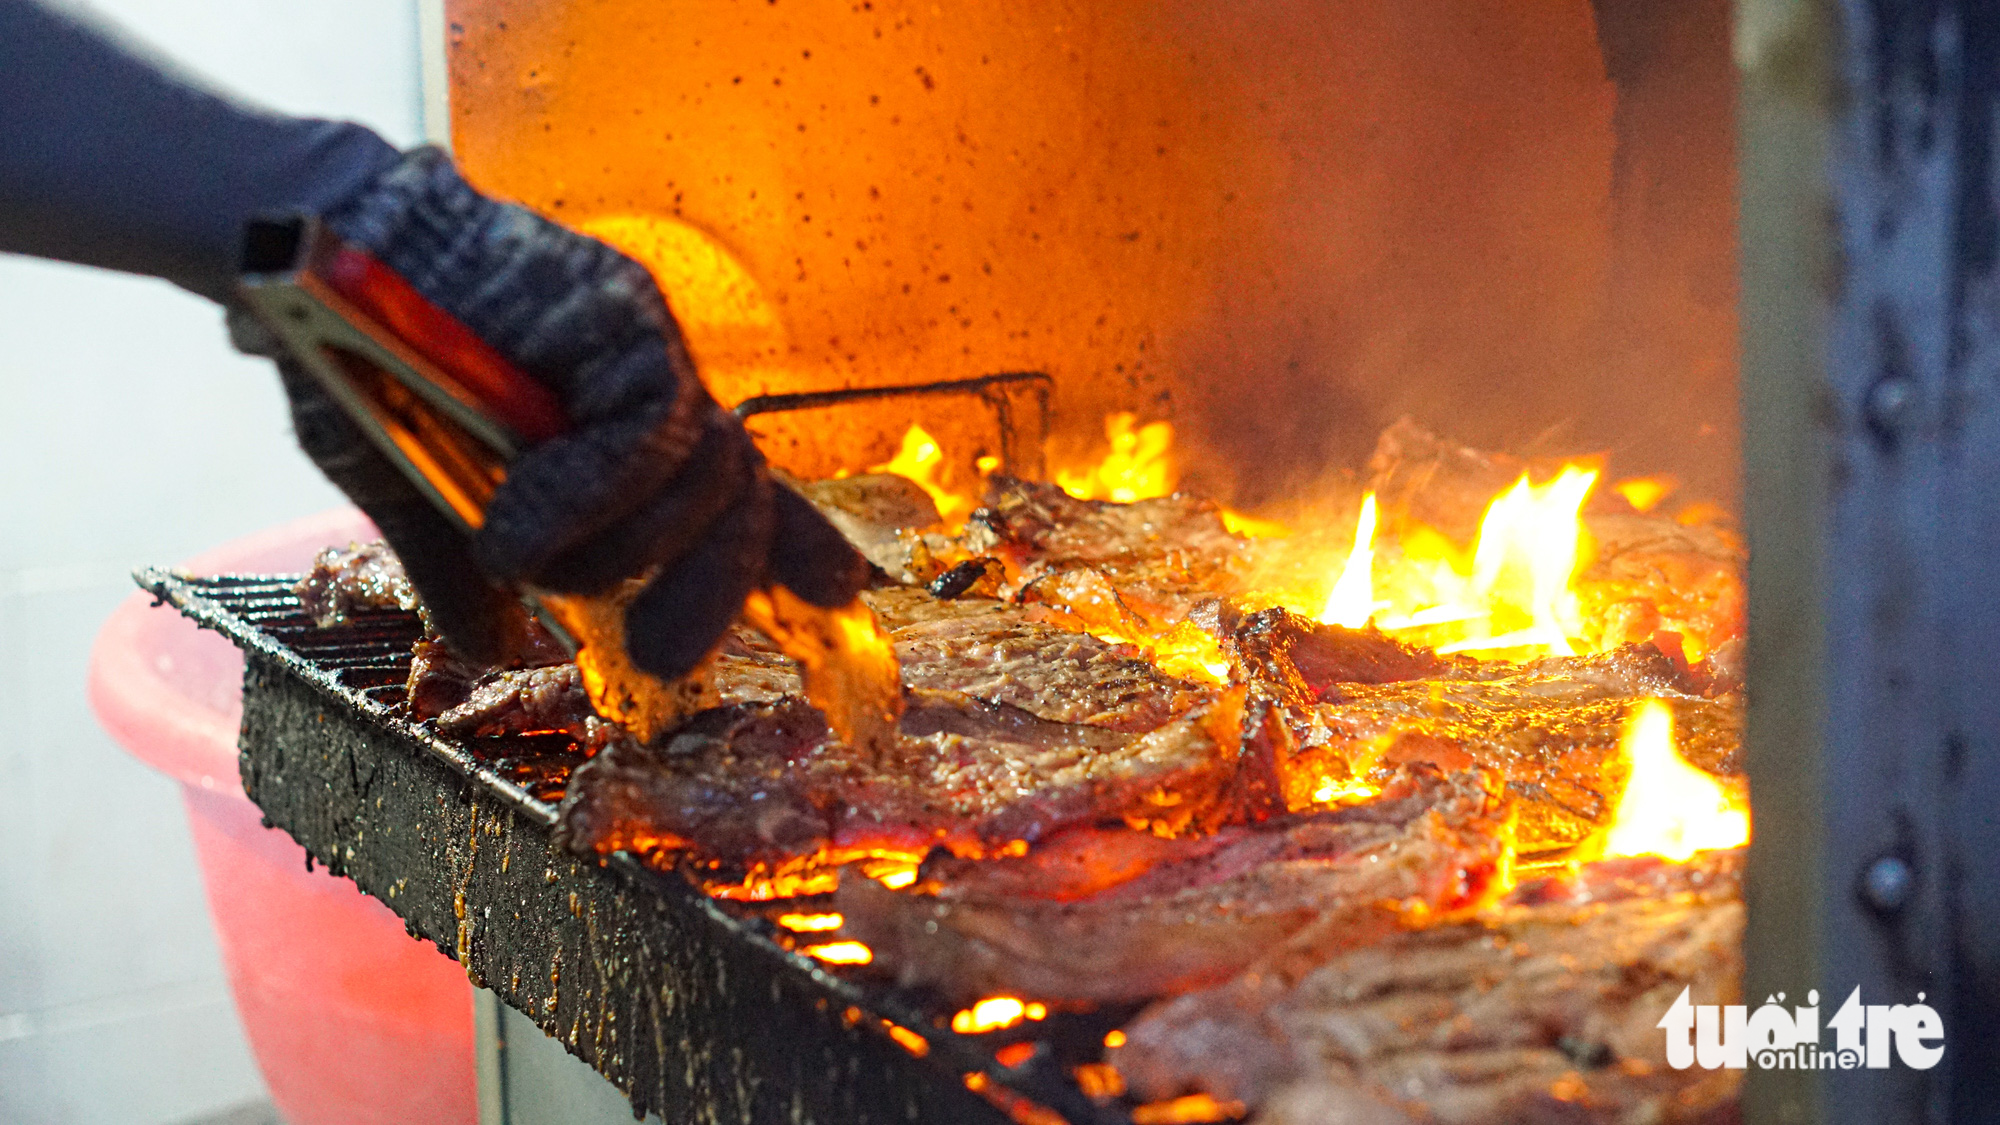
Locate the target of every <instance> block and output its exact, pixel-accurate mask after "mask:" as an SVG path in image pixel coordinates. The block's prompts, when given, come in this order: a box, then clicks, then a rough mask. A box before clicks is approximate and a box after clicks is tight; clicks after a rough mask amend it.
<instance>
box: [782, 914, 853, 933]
mask: <svg viewBox="0 0 2000 1125" xmlns="http://www.w3.org/2000/svg"><path fill="white" fill-rule="evenodd" d="M844 922H846V919H845V918H842V917H841V916H840V915H838V914H780V915H778V925H780V926H783V927H784V928H785V929H788V930H790V931H792V932H793V933H799V934H818V933H825V932H826V931H828V930H837V929H839V928H840V927H841V925H842V924H843V923H844Z"/></svg>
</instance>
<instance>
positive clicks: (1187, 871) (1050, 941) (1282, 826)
mask: <svg viewBox="0 0 2000 1125" xmlns="http://www.w3.org/2000/svg"><path fill="white" fill-rule="evenodd" d="M1506 835H1507V833H1506V825H1505V812H1504V809H1503V806H1502V804H1501V802H1500V801H1499V800H1498V799H1496V797H1495V795H1494V793H1493V792H1492V791H1491V789H1490V788H1489V787H1488V785H1487V781H1486V779H1485V778H1483V777H1481V776H1480V775H1477V774H1457V775H1453V776H1450V777H1446V776H1443V775H1441V774H1438V773H1437V772H1436V771H1434V770H1428V769H1425V768H1422V767H1417V768H1413V769H1411V770H1409V771H1406V773H1405V775H1404V776H1403V778H1401V779H1400V780H1399V782H1398V783H1397V784H1396V785H1394V786H1392V787H1391V789H1390V791H1388V792H1385V793H1384V795H1383V796H1382V797H1381V798H1379V799H1378V800H1376V801H1374V802H1370V803H1368V804H1366V805H1360V806H1356V807H1352V808H1347V809H1342V810H1339V811H1335V812H1325V813H1318V814H1313V815H1308V816H1302V817H1293V818H1285V819H1282V820H1274V821H1271V822H1269V823H1267V824H1265V825H1262V826H1259V827H1255V828H1233V829H1223V830H1222V831H1220V832H1217V833H1215V834H1213V835H1209V836H1204V837H1196V838H1191V839H1187V840H1180V841H1170V842H1165V843H1153V842H1150V841H1142V840H1136V839H1132V838H1130V837H1123V836H1120V835H1118V834H1117V833H1108V834H1107V833H1092V834H1089V835H1085V836H1081V837H1073V838H1068V839H1063V838H1058V839H1057V840H1055V841H1052V842H1050V843H1049V844H1047V845H1038V846H1037V847H1036V848H1034V849H1031V850H1030V851H1029V852H1028V854H1027V855H1026V856H1023V857H1020V858H1017V859H998V860H987V861H985V862H983V863H978V864H951V863H946V862H942V861H940V862H934V863H931V864H929V865H927V869H926V871H925V874H926V875H927V876H929V878H928V879H926V880H923V881H920V882H919V883H918V884H917V888H918V890H919V891H922V892H924V893H913V892H897V891H891V890H889V889H887V888H886V887H883V886H881V885H880V884H878V883H875V882H874V881H872V880H869V879H861V878H848V877H845V876H843V878H842V880H841V885H840V891H839V898H838V905H839V908H840V911H841V914H842V915H843V916H844V917H845V919H846V930H845V932H846V933H849V934H851V935H853V936H855V937H857V938H859V939H860V940H861V941H864V942H866V943H867V944H868V945H869V947H870V948H871V949H873V950H874V952H875V961H876V964H877V965H879V966H882V967H884V968H887V969H888V970H890V971H891V972H894V973H895V974H896V977H897V979H898V980H899V981H900V982H901V983H903V984H905V985H926V986H930V987H933V988H936V989H939V990H941V991H943V992H944V993H946V994H947V995H949V996H951V997H953V998H954V999H971V998H973V997H975V996H980V995H987V994H991V993H1007V994H1011V995H1016V996H1032V997H1036V998H1039V999H1042V1000H1044V1001H1048V1002H1058V1001H1061V1002H1069V1001H1078V1002H1109V1001H1129V1000H1138V999H1144V998H1147V997H1152V996H1159V995H1164V994H1168V993H1172V992H1176V991H1181V990H1185V989H1189V988H1198V987H1204V986H1210V985H1213V984H1216V983H1219V982H1221V981H1224V980H1227V979H1228V978H1229V977H1231V976H1233V975H1234V974H1235V973H1236V972H1237V971H1238V970H1240V969H1241V968H1242V967H1243V966H1244V965H1246V964H1248V963H1249V962H1250V961H1252V960H1254V959H1255V958H1256V957H1257V955H1258V954H1259V953H1260V952H1261V951H1262V950H1264V949H1266V948H1268V947H1269V946H1270V945H1272V944H1273V943H1275V942H1278V941H1281V940H1283V939H1284V938H1286V937H1288V936H1290V935H1291V934H1293V933H1296V932H1297V931H1298V930H1300V929H1302V928H1303V927H1305V926H1307V925H1309V924H1311V923H1313V922H1314V921H1315V920H1326V919H1338V920H1339V923H1340V925H1342V926H1343V927H1345V928H1346V930H1347V931H1348V932H1350V933H1353V934H1356V935H1361V934H1373V935H1377V936H1381V935H1386V934H1388V933H1391V932H1393V931H1395V930H1396V929H1397V927H1398V926H1399V925H1401V924H1402V922H1403V920H1404V919H1405V918H1407V917H1411V916H1422V917H1429V916H1431V915H1432V914H1440V913H1448V912H1450V911H1452V910H1455V909H1459V908H1463V907H1466V906H1469V905H1471V904H1472V903H1475V902H1476V901H1478V899H1479V898H1480V896H1481V894H1482V893H1483V892H1484V890H1485V888H1486V887H1487V886H1488V885H1489V884H1490V883H1491V881H1492V879H1493V877H1494V876H1495V874H1496V873H1497V872H1498V871H1499V870H1500V868H1501V866H1502V865H1503V863H1504V859H1505V854H1506V853H1505V843H1504V841H1505V839H1506Z"/></svg>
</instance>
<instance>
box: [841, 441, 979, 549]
mask: <svg viewBox="0 0 2000 1125" xmlns="http://www.w3.org/2000/svg"><path fill="white" fill-rule="evenodd" d="M989 460H991V461H992V462H993V466H994V468H998V467H999V462H998V460H997V459H993V458H986V457H982V458H980V471H981V472H991V471H992V470H991V469H988V468H986V465H985V463H986V462H987V461H989ZM868 471H869V472H871V473H894V474H896V475H897V476H899V477H902V478H904V479H905V480H909V481H913V482H915V483H916V485H917V487H918V488H921V489H923V490H924V491H925V492H927V493H929V494H930V498H931V502H932V503H934V504H936V505H937V510H938V515H939V516H940V517H941V518H943V520H944V522H945V523H947V524H950V525H952V526H954V527H955V526H957V525H958V524H960V523H963V522H964V521H965V517H966V516H969V515H971V514H972V510H973V509H974V508H976V507H978V506H979V500H978V498H977V497H973V496H966V495H962V494H960V493H959V492H957V491H955V490H954V489H952V488H951V487H950V483H951V482H950V481H949V479H948V478H949V477H950V475H951V466H950V464H949V463H947V462H946V461H945V457H944V451H943V450H941V449H939V448H938V443H937V439H936V438H933V437H931V435H930V434H929V433H927V432H925V430H924V428H923V427H922V426H919V425H917V424H915V423H911V425H910V428H909V430H908V431H907V432H905V433H904V434H903V444H902V447H901V448H899V449H897V450H896V455H895V456H894V457H891V458H889V459H888V460H887V461H884V462H882V463H881V464H880V465H870V466H869V467H868Z"/></svg>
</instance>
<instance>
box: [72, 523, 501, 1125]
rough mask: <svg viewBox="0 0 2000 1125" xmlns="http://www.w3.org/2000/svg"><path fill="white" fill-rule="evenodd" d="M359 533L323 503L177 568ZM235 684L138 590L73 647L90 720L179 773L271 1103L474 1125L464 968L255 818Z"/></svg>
mask: <svg viewBox="0 0 2000 1125" xmlns="http://www.w3.org/2000/svg"><path fill="white" fill-rule="evenodd" d="M374 535H375V531H374V529H373V528H372V527H371V526H370V525H369V524H368V522H367V520H366V519H365V518H363V517H362V515H361V513H359V512H357V511H354V510H352V509H341V510H337V511H332V512H326V513H322V514H320V515H317V516H311V517H308V518H306V519H303V520H299V521H297V522H295V523H290V524H286V525H284V526H282V527H278V528H273V529H272V530H270V531H266V532H263V533H261V534H258V535H254V536H251V537H249V538H246V539H240V540H237V541H236V542H234V543H231V544H228V545H227V546H224V547H220V548H217V549H216V550H214V551H211V552H209V553H207V554H205V555H202V556H200V557H199V558H195V559H190V560H189V561H188V562H187V563H185V564H183V567H182V569H184V570H187V571H189V572H190V573H194V574H228V573H237V574H260V573H262V574H269V573H293V572H298V571H302V570H304V569H305V568H306V567H307V565H308V564H309V563H310V562H311V559H312V556H313V553H314V552H315V551H317V550H318V549H319V548H321V547H324V546H326V545H328V544H330V543H345V542H347V541H348V540H350V539H369V538H373V537H374ZM242 690H243V657H242V654H240V653H239V652H237V650H236V648H235V646H233V645H231V644H230V643H229V642H228V641H227V640H224V639H223V638H222V637H221V636H220V635H218V634H216V633H211V632H208V631H207V630H204V629H199V628H197V627H196V626H195V625H194V623H193V622H190V621H188V620H187V619H186V618H184V617H182V616H181V615H180V614H178V613H176V612H174V611H173V610H171V609H166V608H155V607H153V605H152V599H151V598H150V597H149V596H147V595H145V594H135V595H133V597H132V598H131V599H130V600H128V601H127V602H126V603H125V604H124V605H122V606H120V607H119V609H118V611H117V612H116V613H114V614H112V615H111V619H110V620H109V621H107V622H105V624H104V629H103V630H102V631H101V632H100V633H99V634H98V636H97V645H96V647H95V649H94V650H93V651H92V652H91V661H90V702H91V707H92V708H93V709H94V710H95V711H96V712H97V718H98V721H99V722H101V723H103V724H104V728H105V729H106V730H108V731H110V732H111V736H112V737H113V738H115V739H117V740H118V742H119V743H120V744H122V745H123V746H124V747H125V749H126V750H128V751H130V752H131V753H132V755H133V756H134V757H136V758H138V759H139V760H140V761H142V762H145V763H146V764H147V765H149V766H152V767H153V768H154V769H157V770H159V771H160V772H161V773H164V774H166V775H167V776H169V777H171V778H173V779H174V780H176V781H178V782H180V783H181V794H182V796H183V798H184V799H185V802H186V805H187V812H188V824H189V826H190V828H191V829H192V830H193V835H194V843H195V851H196V853H197V854H198V855H199V856H200V859H201V873H202V882H203V884H204V885H205V886H206V888H207V891H208V908H209V914H210V916H211V917H212V918H213V919H214V921H215V933H216V939H217V941H218V942H219V944H220V945H221V947H222V960H223V965H224V967H225V968H226V969H227V971H228V973H229V987H230V991H231V992H232V993H233V994H234V996H235V998H236V1011H237V1014H238V1015H239V1016H240V1017H241V1018H242V1021H243V1030H244V1033H245V1035H246V1036H247V1037H248V1038H249V1040H250V1049H251V1050H252V1051H253V1052H254V1053H255V1054H256V1057H257V1065H258V1067H259V1068H261V1069H262V1071H263V1073H264V1081H265V1083H266V1084H267V1085H268V1086H269V1087H270V1090H271V1100H272V1101H273V1102H275V1103H276V1104H277V1107H278V1110H279V1112H280V1113H281V1114H283V1115H284V1118H285V1120H286V1121H287V1122H289V1123H290V1125H409V1123H413V1122H423V1123H433V1122H435V1123H437V1125H474V1123H475V1122H477V1120H478V1118H479V1110H478V1098H477V1093H476V1087H475V1085H474V1078H473V1055H472V995H471V986H470V985H469V984H468V983H467V982H466V979H465V973H464V972H463V970H461V969H460V968H459V966H458V964H457V963H456V962H454V961H452V960H451V959H450V958H448V957H445V956H444V955H442V954H440V953H439V952H438V951H437V947H436V946H433V945H431V944H430V943H428V942H423V941H415V940H412V939H411V938H410V937H409V935H408V934H406V933H405V932H404V930H403V923H402V921H401V920H400V919H398V918H397V917H396V916H395V915H394V914H392V913H390V911H389V909H388V907H385V906H383V905H382V904H381V903H379V902H377V901H375V900H374V899H372V898H369V897H368V896H367V895H364V894H362V893H361V891H360V890H359V889H358V888H356V887H355V885H354V884H353V883H351V882H349V881H348V880H346V879H338V878H335V877H333V876H331V875H328V874H327V873H326V872H325V870H324V869H321V870H315V871H308V870H307V869H306V853H305V849H304V848H301V847H300V846H299V845H298V844H296V843H294V842H293V841H292V838H291V837H290V836H287V835H286V834H285V833H283V832H281V831H279V830H277V829H273V828H265V827H263V826H262V824H261V823H260V821H261V819H262V814H260V813H259V812H258V811H257V807H256V806H255V805H253V804H251V803H250V800H249V798H247V797H245V796H244V795H243V785H242V781H241V779H240V778H239V777H238V775H237V770H236V729H237V726H238V724H239V723H240V721H241V719H242V714H243V700H242Z"/></svg>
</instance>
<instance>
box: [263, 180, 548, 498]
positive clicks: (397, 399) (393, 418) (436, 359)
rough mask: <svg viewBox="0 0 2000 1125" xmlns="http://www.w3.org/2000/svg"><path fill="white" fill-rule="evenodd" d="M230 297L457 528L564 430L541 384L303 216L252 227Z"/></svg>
mask: <svg viewBox="0 0 2000 1125" xmlns="http://www.w3.org/2000/svg"><path fill="white" fill-rule="evenodd" d="M241 293H242V296H243V298H244V300H245V302H246V303H247V304H248V305H249V306H250V308H251V310H252V311H253V312H255V313H256V314H257V316H258V318H259V319H260V320H262V321H263V322H264V324H265V325H266V326H267V327H268V328H270V329H271V331H272V332H273V333H274V334H276V335H277V336H278V337H279V338H280V339H281V340H282V342H283V343H284V345H285V347H286V350H287V351H288V352H289V353H290V354H291V355H292V356H293V357H294V358H295V359H297V360H298V362H299V363H300V364H301V365H302V366H303V367H305V368H306V370H307V371H308V372H309V373H310V374H311V375H312V376H313V377H314V378H315V379H317V380H318V381H319V383H320V385H321V386H322V387H324V388H325V389H326V391H327V393H328V394H330V395H332V396H333V398H334V399H335V401H337V402H338V403H339V404H340V406H341V408H342V409H343V410H344V411H346V412H347V414H348V415H349V416H350V417H352V418H353V419H354V420H355V422H356V423H357V424H359V425H360V426H361V428H362V431H363V432H364V433H365V434H366V435H367V436H368V438H369V440H370V441H372V442H373V443H374V444H375V446H376V447H377V448H378V449H380V450H381V451H382V452H383V454H384V455H386V456H387V457H389V459H390V460H391V461H393V462H395V464H396V465H397V467H398V468H400V469H401V470H402V471H403V472H404V474H405V475H407V476H408V477H409V478H410V479H411V480H412V482H414V483H415V484H417V485H418V487H420V488H422V489H423V490H424V491H425V492H426V493H427V494H428V495H429V496H430V498H431V501H432V502H433V503H434V504H436V505H437V507H438V508H439V509H440V510H441V511H443V512H444V513H446V514H447V515H450V516H452V517H453V518H454V519H456V520H457V521H458V522H459V523H460V524H461V525H463V526H464V527H466V528H468V529H471V528H477V527H479V526H480V524H481V523H482V522H484V514H485V509H486V503H487V501H488V500H490V499H491V498H492V495H493V490H494V488H496V487H497V486H498V485H499V483H500V481H501V479H502V478H503V477H504V476H505V475H506V467H507V464H508V463H509V462H510V461H512V460H513V459H514V457H515V456H516V455H518V454H519V453H520V452H521V450H523V449H524V448H526V447H527V446H529V445H532V444H534V443H536V442H540V441H546V440H547V439H549V438H552V437H555V436H556V435H558V434H560V433H562V432H563V431H564V430H566V429H568V427H569V420H568V418H567V416H566V415H565V414H564V412H563V409H562V404H561V403H560V402H559V401H557V399H556V396H555V393H554V392H553V391H551V390H550V389H549V388H548V387H546V386H544V385H542V384H541V383H540V382H538V381H536V380H535V379H533V378H531V377H530V376H529V375H528V374H527V373H526V372H524V371H522V370H521V369H520V368H518V367H516V366H514V364H513V363H511V362H510V361H508V360H507V359H506V357H504V356H502V355H501V354H500V353H499V352H498V351H496V350H495V349H494V348H493V347H492V346H491V345H489V344H487V343H486V341H484V340H481V339H480V338H479V337H478V336H477V335H475V334H474V333H473V332H472V330H471V329H469V328H467V327H466V326H465V325H464V324H463V323H461V322H460V321H459V320H458V318H456V317H454V316H452V315H451V314H450V313H448V312H446V311H444V310H443V309H441V308H439V307H438V306H437V305H435V304H433V303H432V302H431V301H430V300H429V299H428V298H426V297H425V296H424V295H423V294H422V293H420V292H418V291H417V288H416V287H415V286H413V285H411V284H410V283H409V281H407V280H406V279H404V278H403V277H402V275H400V274H398V273H397V272H396V271H395V270H393V269H390V268H389V267H388V266H387V265H385V264H383V263H382V262H380V261H378V260H377V259H375V258H374V257H373V256H371V255H369V254H367V253H366V252H364V251H362V250H360V249H358V248H356V247H353V246H349V245H347V244H346V243H344V242H342V241H341V240H340V239H339V238H338V237H337V236H335V235H334V234H333V233H332V232H331V231H328V230H326V229H325V228H324V227H322V226H320V225H319V224H318V223H317V222H315V221H312V220H309V219H303V218H295V219H287V220H282V221H271V222H257V223H252V224H251V225H250V227H249V229H248V231H247V234H246V238H245V253H244V272H243V280H242V284H241Z"/></svg>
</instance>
